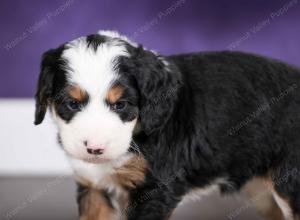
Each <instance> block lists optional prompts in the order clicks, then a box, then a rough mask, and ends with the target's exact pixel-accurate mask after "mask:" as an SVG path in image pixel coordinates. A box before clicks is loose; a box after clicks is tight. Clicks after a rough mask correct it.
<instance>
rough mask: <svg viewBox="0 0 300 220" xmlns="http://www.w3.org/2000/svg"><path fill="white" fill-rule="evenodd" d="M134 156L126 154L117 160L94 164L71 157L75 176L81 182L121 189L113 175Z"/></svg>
mask: <svg viewBox="0 0 300 220" xmlns="http://www.w3.org/2000/svg"><path fill="white" fill-rule="evenodd" d="M131 158H132V155H131V154H127V155H124V156H122V157H120V158H118V159H117V160H115V161H111V162H108V163H100V164H93V163H88V162H85V161H82V160H77V159H73V158H72V159H70V161H71V165H72V167H73V170H74V175H75V178H76V179H77V180H78V181H79V182H88V183H89V184H92V187H93V188H98V189H106V190H108V191H119V190H121V189H120V187H119V186H118V185H117V184H116V183H115V182H114V181H113V180H112V178H111V176H112V175H113V174H114V173H115V171H116V169H117V168H119V167H121V166H122V165H123V164H125V163H126V162H127V161H129V160H130V159H131Z"/></svg>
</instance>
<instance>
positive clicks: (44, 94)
mask: <svg viewBox="0 0 300 220" xmlns="http://www.w3.org/2000/svg"><path fill="white" fill-rule="evenodd" d="M61 52H62V47H60V48H58V49H51V50H48V51H47V52H45V53H44V54H43V56H42V62H41V67H40V69H41V70H40V75H39V79H38V85H37V92H36V95H35V119H34V124H35V125H38V124H40V123H42V121H43V120H44V117H45V114H46V111H47V107H48V105H49V102H50V99H51V97H52V95H53V92H54V91H53V84H54V78H55V74H56V73H57V68H58V66H59V65H60V61H59V57H60V55H61Z"/></svg>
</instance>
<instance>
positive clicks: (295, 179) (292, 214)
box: [272, 166, 300, 220]
mask: <svg viewBox="0 0 300 220" xmlns="http://www.w3.org/2000/svg"><path fill="white" fill-rule="evenodd" d="M299 172H300V169H298V168H295V167H292V166H284V167H283V168H280V169H278V170H276V171H275V172H274V175H273V178H272V179H273V185H274V192H273V195H274V198H275V200H276V202H277V204H278V206H279V207H280V208H281V210H282V212H283V215H284V217H285V219H286V220H300V173H299Z"/></svg>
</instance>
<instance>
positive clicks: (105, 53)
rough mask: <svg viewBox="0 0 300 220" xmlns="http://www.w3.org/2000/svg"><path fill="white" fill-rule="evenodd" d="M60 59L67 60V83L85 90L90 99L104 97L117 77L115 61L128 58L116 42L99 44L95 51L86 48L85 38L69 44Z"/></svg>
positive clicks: (123, 49) (120, 45) (121, 45)
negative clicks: (124, 57) (121, 57)
mask: <svg viewBox="0 0 300 220" xmlns="http://www.w3.org/2000/svg"><path fill="white" fill-rule="evenodd" d="M67 47H69V48H68V49H66V50H65V51H64V52H63V54H62V58H64V59H66V60H67V62H68V63H67V65H68V66H69V67H70V69H68V70H67V71H68V81H69V82H70V83H72V84H76V85H78V86H80V87H81V88H82V89H84V90H86V91H87V93H88V94H89V95H90V97H98V98H99V96H101V97H105V95H106V93H107V91H108V89H109V87H110V86H111V84H112V83H113V81H115V80H116V79H117V77H118V75H117V72H116V71H117V70H116V69H115V65H116V63H115V61H116V58H117V57H119V56H129V54H128V53H127V51H126V48H125V46H124V45H123V44H121V43H120V42H119V41H118V40H112V41H108V42H104V43H102V44H100V45H99V46H98V48H97V50H96V51H95V50H94V48H93V47H92V46H90V47H88V44H87V42H86V38H85V37H82V38H79V39H77V40H74V41H72V42H70V43H69V44H68V45H67Z"/></svg>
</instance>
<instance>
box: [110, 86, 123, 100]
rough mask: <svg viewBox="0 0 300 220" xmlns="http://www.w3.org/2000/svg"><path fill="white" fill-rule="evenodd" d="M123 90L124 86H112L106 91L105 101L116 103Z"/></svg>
mask: <svg viewBox="0 0 300 220" xmlns="http://www.w3.org/2000/svg"><path fill="white" fill-rule="evenodd" d="M123 92H124V87H122V86H114V87H112V88H111V89H110V90H109V91H108V93H107V96H106V101H107V102H108V103H110V104H114V103H116V102H117V101H118V100H119V99H120V98H121V96H122V95H123Z"/></svg>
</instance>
